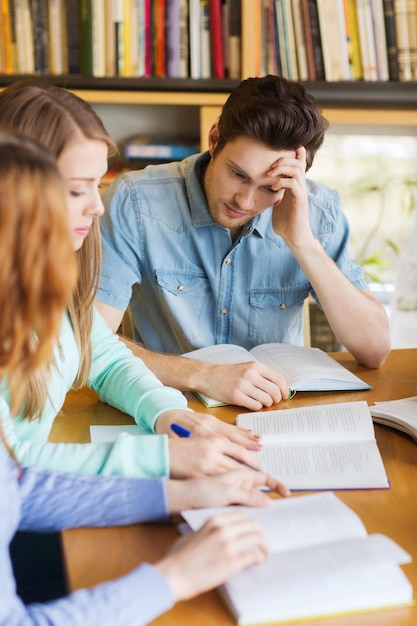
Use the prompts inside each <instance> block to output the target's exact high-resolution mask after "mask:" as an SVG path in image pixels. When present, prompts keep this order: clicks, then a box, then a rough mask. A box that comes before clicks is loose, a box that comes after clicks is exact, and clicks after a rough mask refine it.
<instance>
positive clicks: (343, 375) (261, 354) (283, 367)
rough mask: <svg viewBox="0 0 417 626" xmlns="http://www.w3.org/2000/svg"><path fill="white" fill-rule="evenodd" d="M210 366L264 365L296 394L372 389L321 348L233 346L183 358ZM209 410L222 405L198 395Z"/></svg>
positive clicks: (191, 354)
mask: <svg viewBox="0 0 417 626" xmlns="http://www.w3.org/2000/svg"><path fill="white" fill-rule="evenodd" d="M183 356H186V357H189V358H194V359H197V360H200V361H207V362H208V363H219V364H224V365H227V364H232V363H245V362H247V361H261V363H264V364H265V365H267V366H268V367H270V368H271V369H274V370H276V371H277V372H279V373H280V374H282V376H284V378H285V379H286V381H287V383H288V385H289V386H290V387H291V389H293V390H294V391H353V390H361V389H362V390H366V389H371V386H370V385H368V383H366V382H365V381H363V380H362V379H360V378H359V377H358V376H356V375H355V374H352V372H350V371H349V370H347V369H346V368H345V367H343V365H340V363H337V361H335V360H334V359H332V357H331V356H329V355H328V354H327V353H326V352H324V351H323V350H321V349H320V348H309V347H306V346H293V345H291V344H287V343H264V344H262V345H259V346H255V347H254V348H252V349H251V350H246V348H242V346H237V345H233V344H217V345H215V346H209V347H207V348H199V349H198V350H193V351H191V352H187V353H185V354H183ZM196 395H197V396H198V398H199V399H200V400H201V402H203V404H204V405H205V406H220V405H221V404H222V403H219V402H217V401H216V400H214V399H212V398H209V397H208V396H206V395H204V394H202V393H200V392H196Z"/></svg>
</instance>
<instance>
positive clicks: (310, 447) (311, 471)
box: [236, 401, 389, 490]
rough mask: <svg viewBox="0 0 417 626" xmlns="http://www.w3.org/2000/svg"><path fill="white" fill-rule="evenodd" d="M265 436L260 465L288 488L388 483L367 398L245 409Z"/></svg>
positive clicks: (245, 421) (248, 421)
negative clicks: (296, 405)
mask: <svg viewBox="0 0 417 626" xmlns="http://www.w3.org/2000/svg"><path fill="white" fill-rule="evenodd" d="M236 424H237V425H238V426H243V427H244V428H249V429H251V430H252V431H253V432H254V433H256V434H257V435H260V436H261V438H262V445H263V448H262V450H261V451H260V452H254V454H255V455H256V456H257V458H258V461H259V466H260V468H261V469H262V470H263V471H265V472H268V473H269V474H272V475H274V476H276V477H277V478H279V479H280V480H282V482H284V483H285V484H286V485H287V487H289V488H290V489H302V490H309V489H366V488H369V489H371V488H387V487H389V482H388V477H387V474H386V471H385V468H384V464H383V461H382V458H381V454H380V452H379V449H378V445H377V442H376V439H375V432H374V425H373V422H372V417H371V414H370V411H369V408H368V405H367V403H366V402H365V401H358V402H340V403H337V404H323V405H316V406H307V407H297V408H294V409H280V410H276V411H262V412H260V413H242V414H240V415H238V416H237V418H236Z"/></svg>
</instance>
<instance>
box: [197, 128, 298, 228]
mask: <svg viewBox="0 0 417 626" xmlns="http://www.w3.org/2000/svg"><path fill="white" fill-rule="evenodd" d="M215 138H216V134H215V132H214V133H210V136H209V141H210V152H211V154H212V155H213V150H214V147H215ZM281 157H292V158H294V157H295V150H294V151H292V150H271V149H270V148H267V147H266V146H265V145H264V144H262V143H260V142H258V141H255V140H253V139H249V138H247V137H238V138H237V139H235V140H234V141H233V142H230V143H227V144H226V145H225V146H224V148H223V149H222V150H221V151H220V152H219V153H218V154H217V155H216V156H215V157H212V159H211V161H210V163H209V165H208V166H207V170H206V173H205V178H204V190H205V193H206V197H207V203H208V207H209V211H210V214H211V216H212V218H213V219H214V220H215V221H216V222H217V223H218V224H220V225H221V226H225V227H226V228H229V229H230V231H231V234H232V237H234V236H236V235H237V234H238V233H239V231H240V230H241V228H242V227H243V226H244V225H245V224H246V223H247V222H249V220H251V219H252V218H253V217H255V216H256V215H259V214H260V213H262V212H263V211H265V209H267V208H268V207H269V206H271V204H274V203H275V202H279V201H280V200H282V198H283V195H284V190H283V189H278V191H274V190H273V189H272V188H271V185H272V184H274V187H276V186H277V185H276V184H275V183H276V182H277V180H276V179H274V178H271V177H270V176H268V172H269V171H270V169H271V166H272V164H273V163H275V162H276V161H277V160H278V159H279V158H281Z"/></svg>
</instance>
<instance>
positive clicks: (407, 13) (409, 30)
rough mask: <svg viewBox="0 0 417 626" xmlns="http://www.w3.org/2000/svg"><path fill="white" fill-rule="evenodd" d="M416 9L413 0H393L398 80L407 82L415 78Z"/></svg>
mask: <svg viewBox="0 0 417 626" xmlns="http://www.w3.org/2000/svg"><path fill="white" fill-rule="evenodd" d="M416 10H417V9H416V5H415V1H414V0H394V16H395V34H396V40H397V62H398V79H399V80H400V81H406V82H407V81H412V80H414V79H415V76H414V66H413V57H414V52H413V47H414V46H413V42H414V40H415V35H416V34H417V29H416V27H415V24H416ZM414 62H415V59H414Z"/></svg>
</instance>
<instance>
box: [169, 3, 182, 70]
mask: <svg viewBox="0 0 417 626" xmlns="http://www.w3.org/2000/svg"><path fill="white" fill-rule="evenodd" d="M166 11H167V21H166V25H167V28H166V73H167V76H169V77H171V78H180V45H181V44H180V0H170V2H168V3H167V6H166Z"/></svg>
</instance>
